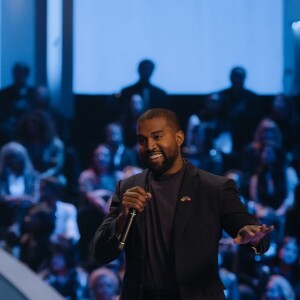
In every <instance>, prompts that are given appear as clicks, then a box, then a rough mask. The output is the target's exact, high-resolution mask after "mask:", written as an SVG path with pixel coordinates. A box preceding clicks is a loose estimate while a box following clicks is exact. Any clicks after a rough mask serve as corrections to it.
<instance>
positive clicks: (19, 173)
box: [0, 142, 39, 247]
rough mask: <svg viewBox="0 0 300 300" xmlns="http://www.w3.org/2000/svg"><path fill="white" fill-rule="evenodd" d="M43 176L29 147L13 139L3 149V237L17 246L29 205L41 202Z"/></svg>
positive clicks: (0, 159) (0, 221) (0, 184)
mask: <svg viewBox="0 0 300 300" xmlns="http://www.w3.org/2000/svg"><path fill="white" fill-rule="evenodd" d="M38 189H39V176H38V174H37V172H35V171H34V169H33V166H32V163H31V160H30V158H29V155H28V153H27V150H26V149H25V148H24V147H23V146H22V145H21V144H19V143H17V142H9V143H7V144H5V145H4V146H2V148H1V150H0V216H1V218H0V240H1V238H2V239H3V238H5V239H6V242H7V246H9V247H10V246H16V244H17V240H18V238H19V236H20V226H21V223H22V221H23V218H24V216H25V214H26V212H27V211H28V209H29V208H30V207H31V206H32V205H34V204H35V203H37V202H38Z"/></svg>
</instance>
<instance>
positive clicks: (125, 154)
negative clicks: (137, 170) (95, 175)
mask: <svg viewBox="0 0 300 300" xmlns="http://www.w3.org/2000/svg"><path fill="white" fill-rule="evenodd" d="M104 131H105V143H106V144H107V145H108V147H109V149H110V152H111V170H112V171H114V172H115V171H120V170H122V169H124V168H125V167H126V166H134V165H136V164H137V160H136V154H135V152H134V150H132V149H130V148H129V147H128V146H127V145H126V144H125V141H124V135H123V127H122V126H121V124H119V123H109V124H107V126H106V127H105V129H104Z"/></svg>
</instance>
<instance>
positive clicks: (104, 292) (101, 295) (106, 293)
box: [93, 274, 117, 300]
mask: <svg viewBox="0 0 300 300" xmlns="http://www.w3.org/2000/svg"><path fill="white" fill-rule="evenodd" d="M116 289H117V287H116V283H115V280H113V279H112V278H111V277H110V276H109V275H105V274H103V275H101V276H99V277H98V278H97V279H96V280H95V283H94V286H93V293H94V298H95V299H96V300H111V299H113V297H114V295H115V293H116Z"/></svg>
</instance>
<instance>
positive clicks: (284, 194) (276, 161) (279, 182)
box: [249, 144, 298, 241]
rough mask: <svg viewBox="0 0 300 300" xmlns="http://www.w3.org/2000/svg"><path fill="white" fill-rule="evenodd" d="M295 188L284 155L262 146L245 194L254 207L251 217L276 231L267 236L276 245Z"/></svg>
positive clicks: (292, 200)
mask: <svg viewBox="0 0 300 300" xmlns="http://www.w3.org/2000/svg"><path fill="white" fill-rule="evenodd" d="M297 184H298V177H297V175H296V172H295V170H294V169H293V168H292V167H290V166H288V165H287V163H286V157H285V153H283V152H282V151H281V149H280V148H278V147H276V146H274V145H273V144H269V145H264V146H263V147H262V148H261V149H260V153H259V165H258V168H257V171H256V172H255V173H254V174H253V175H252V176H251V179H250V191H249V194H250V199H251V200H253V201H254V203H255V215H256V216H257V217H258V218H259V219H261V221H262V223H266V224H273V225H275V229H277V230H274V231H273V232H272V233H271V235H273V238H274V239H275V240H276V241H280V240H281V239H282V238H283V235H284V216H285V213H286V211H287V210H288V209H289V208H290V207H291V206H292V205H293V202H294V190H295V187H296V185H297ZM275 233H277V236H275Z"/></svg>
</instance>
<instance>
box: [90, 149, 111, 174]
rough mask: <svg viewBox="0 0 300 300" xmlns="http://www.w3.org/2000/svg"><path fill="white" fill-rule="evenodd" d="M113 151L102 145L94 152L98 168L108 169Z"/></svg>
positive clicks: (95, 164) (94, 159)
mask: <svg viewBox="0 0 300 300" xmlns="http://www.w3.org/2000/svg"><path fill="white" fill-rule="evenodd" d="M110 161H111V153H110V150H109V149H108V147H106V146H104V145H101V146H99V147H97V149H96V150H95V152H94V157H93V162H94V166H95V168H96V169H97V170H103V169H107V168H109V166H110Z"/></svg>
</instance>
